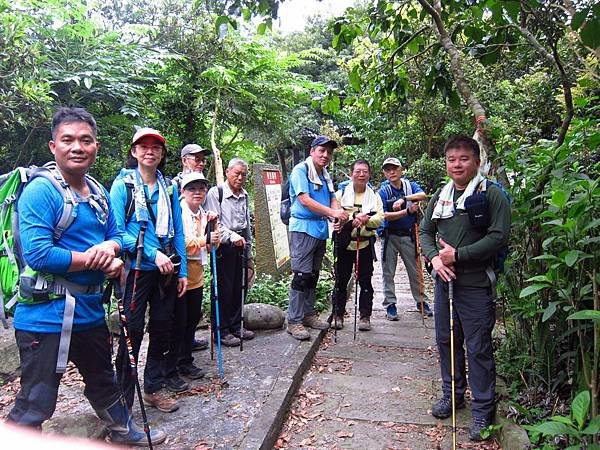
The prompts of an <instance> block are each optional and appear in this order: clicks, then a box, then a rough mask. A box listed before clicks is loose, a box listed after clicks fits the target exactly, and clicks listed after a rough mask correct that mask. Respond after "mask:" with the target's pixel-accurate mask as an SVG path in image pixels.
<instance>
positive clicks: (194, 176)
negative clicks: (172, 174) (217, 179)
mask: <svg viewBox="0 0 600 450" xmlns="http://www.w3.org/2000/svg"><path fill="white" fill-rule="evenodd" d="M194 182H200V183H204V184H205V185H206V186H208V180H207V179H206V178H205V177H204V175H203V174H202V172H190V173H186V174H185V175H184V176H183V177H181V189H185V187H186V186H187V185H188V184H190V183H194Z"/></svg>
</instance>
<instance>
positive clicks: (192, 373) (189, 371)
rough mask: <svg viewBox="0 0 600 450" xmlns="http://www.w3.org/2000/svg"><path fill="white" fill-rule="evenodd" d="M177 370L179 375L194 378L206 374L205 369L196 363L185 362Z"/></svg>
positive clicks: (196, 378)
mask: <svg viewBox="0 0 600 450" xmlns="http://www.w3.org/2000/svg"><path fill="white" fill-rule="evenodd" d="M177 371H178V372H179V375H183V376H186V377H188V378H190V379H192V380H198V379H200V378H202V377H204V375H206V371H205V370H204V369H201V368H200V367H198V366H195V365H194V364H185V365H183V366H179V367H178V368H177Z"/></svg>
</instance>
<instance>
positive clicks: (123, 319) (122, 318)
mask: <svg viewBox="0 0 600 450" xmlns="http://www.w3.org/2000/svg"><path fill="white" fill-rule="evenodd" d="M110 282H111V283H113V285H114V292H115V298H116V299H117V308H118V309H119V323H120V325H121V332H122V333H123V339H124V340H125V347H126V348H127V357H128V359H129V368H130V369H131V377H132V378H133V380H134V383H135V390H136V392H137V396H138V399H139V401H140V410H141V411H142V422H143V425H144V432H145V433H146V437H147V438H148V447H150V450H152V448H153V447H152V438H151V437H150V425H149V424H148V416H146V407H145V406H144V401H143V399H142V389H141V387H140V380H139V379H138V371H137V361H136V360H135V355H134V354H133V345H132V343H131V337H130V336H129V327H128V326H127V316H126V315H125V308H124V307H123V291H122V290H121V283H120V282H119V279H112V280H111V281H110ZM134 290H135V287H134ZM133 292H135V291H133ZM132 301H133V297H132Z"/></svg>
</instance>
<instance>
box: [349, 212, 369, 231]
mask: <svg viewBox="0 0 600 450" xmlns="http://www.w3.org/2000/svg"><path fill="white" fill-rule="evenodd" d="M368 221H369V215H368V214H365V213H359V214H357V215H356V216H355V217H354V219H353V220H352V226H353V227H354V228H360V227H362V226H365V225H366V224H367V222H368Z"/></svg>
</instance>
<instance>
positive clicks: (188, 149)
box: [181, 144, 208, 158]
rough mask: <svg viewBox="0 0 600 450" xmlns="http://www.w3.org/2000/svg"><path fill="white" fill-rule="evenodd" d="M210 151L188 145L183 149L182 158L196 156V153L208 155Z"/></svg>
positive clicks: (195, 145) (196, 145) (194, 145)
mask: <svg viewBox="0 0 600 450" xmlns="http://www.w3.org/2000/svg"><path fill="white" fill-rule="evenodd" d="M207 152H208V150H206V149H205V148H202V147H200V146H199V145H198V144H187V145H186V146H185V147H183V148H182V149H181V157H182V158H183V157H184V156H187V155H195V154H196V153H207Z"/></svg>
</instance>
